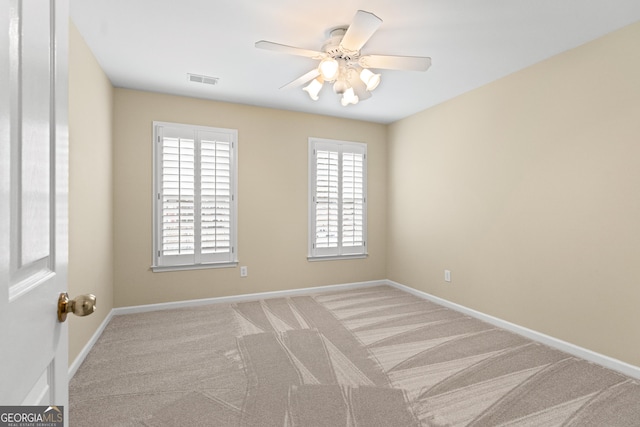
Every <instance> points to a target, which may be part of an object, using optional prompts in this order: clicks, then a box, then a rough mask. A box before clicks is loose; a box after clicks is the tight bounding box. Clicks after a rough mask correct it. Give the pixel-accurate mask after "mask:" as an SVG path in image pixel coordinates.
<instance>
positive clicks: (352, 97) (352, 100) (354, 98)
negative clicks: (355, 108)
mask: <svg viewBox="0 0 640 427" xmlns="http://www.w3.org/2000/svg"><path fill="white" fill-rule="evenodd" d="M358 101H359V99H358V95H356V94H355V92H354V91H353V88H352V87H350V88H349V89H347V90H346V91H345V92H344V94H342V99H341V100H340V103H342V106H343V107H346V106H347V105H349V104H354V105H355V104H357V103H358Z"/></svg>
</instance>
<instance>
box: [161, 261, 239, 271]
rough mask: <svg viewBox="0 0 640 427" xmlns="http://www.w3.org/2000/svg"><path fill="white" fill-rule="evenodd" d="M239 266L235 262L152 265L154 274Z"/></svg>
mask: <svg viewBox="0 0 640 427" xmlns="http://www.w3.org/2000/svg"><path fill="white" fill-rule="evenodd" d="M237 266H238V261H233V262H216V263H210V264H190V265H163V266H158V265H152V266H151V271H153V272H154V273H163V272H165V271H185V270H204V269H209V268H233V267H237Z"/></svg>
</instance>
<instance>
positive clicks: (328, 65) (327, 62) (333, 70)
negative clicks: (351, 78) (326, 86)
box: [318, 58, 340, 82]
mask: <svg viewBox="0 0 640 427" xmlns="http://www.w3.org/2000/svg"><path fill="white" fill-rule="evenodd" d="M339 67H340V64H338V61H336V60H335V59H333V58H325V59H323V60H322V61H320V65H319V66H318V71H320V74H321V75H322V78H323V79H324V80H326V81H328V82H330V81H332V80H333V79H335V78H336V76H337V75H338V68H339Z"/></svg>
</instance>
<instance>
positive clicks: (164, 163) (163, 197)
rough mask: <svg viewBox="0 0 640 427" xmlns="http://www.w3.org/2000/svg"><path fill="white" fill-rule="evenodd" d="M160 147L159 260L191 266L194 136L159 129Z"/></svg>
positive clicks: (193, 233)
mask: <svg viewBox="0 0 640 427" xmlns="http://www.w3.org/2000/svg"><path fill="white" fill-rule="evenodd" d="M163 130H164V132H163V134H162V137H161V139H160V140H159V144H160V146H161V153H162V154H161V167H162V169H161V170H162V172H161V177H162V178H161V190H160V191H161V193H160V195H159V198H160V202H161V204H162V208H161V223H162V227H161V230H160V256H161V257H163V258H164V257H172V258H173V259H174V262H177V263H180V264H184V263H189V262H193V260H194V252H195V221H194V212H195V157H196V156H195V136H194V133H193V132H185V131H182V132H180V130H178V129H163Z"/></svg>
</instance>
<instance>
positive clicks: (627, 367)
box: [386, 280, 640, 379]
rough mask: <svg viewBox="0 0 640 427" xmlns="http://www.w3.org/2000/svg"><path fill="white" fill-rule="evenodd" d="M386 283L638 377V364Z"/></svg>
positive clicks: (394, 283) (393, 283)
mask: <svg viewBox="0 0 640 427" xmlns="http://www.w3.org/2000/svg"><path fill="white" fill-rule="evenodd" d="M386 283H387V284H388V285H390V286H393V287H394V288H397V289H400V290H403V291H405V292H408V293H410V294H412V295H415V296H417V297H420V298H423V299H426V300H429V301H432V302H435V303H436V304H440V305H442V306H444V307H447V308H451V309H452V310H456V311H459V312H461V313H464V314H467V315H469V316H471V317H475V318H476V319H479V320H482V321H484V322H487V323H490V324H492V325H495V326H497V327H499V328H502V329H506V330H508V331H511V332H514V333H516V334H518V335H522V336H524V337H527V338H529V339H531V340H534V341H537V342H540V343H542V344H545V345H548V346H549V347H553V348H555V349H558V350H560V351H563V352H565V353H569V354H571V355H573V356H576V357H580V358H581V359H585V360H587V361H589V362H593V363H596V364H598V365H601V366H604V367H605V368H609V369H612V370H614V371H617V372H620V373H621V374H624V375H627V376H630V377H633V378H636V379H640V367H638V366H634V365H631V364H629V363H626V362H623V361H621V360H618V359H614V358H612V357H609V356H605V355H603V354H600V353H596V352H595V351H591V350H588V349H586V348H584V347H580V346H577V345H575V344H571V343H569V342H566V341H563V340H560V339H558V338H554V337H552V336H549V335H545V334H543V333H540V332H536V331H534V330H532V329H528V328H525V327H523V326H519V325H516V324H514V323H511V322H507V321H506V320H502V319H499V318H497V317H493V316H490V315H488V314H484V313H481V312H479V311H476V310H473V309H471V308H468V307H465V306H463V305H460V304H456V303H453V302H451V301H447V300H445V299H442V298H439V297H437V296H435V295H431V294H428V293H426V292H422V291H419V290H417V289H414V288H411V287H409V286H405V285H402V284H400V283H397V282H394V281H391V280H387V281H386Z"/></svg>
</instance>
